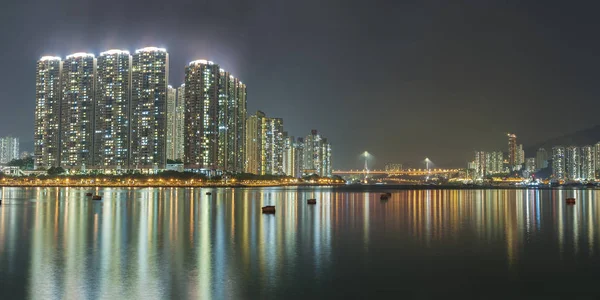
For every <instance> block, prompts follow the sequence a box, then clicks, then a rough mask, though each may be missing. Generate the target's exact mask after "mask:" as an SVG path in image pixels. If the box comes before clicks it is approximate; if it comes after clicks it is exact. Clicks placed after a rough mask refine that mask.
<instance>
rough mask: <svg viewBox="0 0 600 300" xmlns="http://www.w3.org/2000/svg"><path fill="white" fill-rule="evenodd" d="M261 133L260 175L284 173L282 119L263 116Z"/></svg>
mask: <svg viewBox="0 0 600 300" xmlns="http://www.w3.org/2000/svg"><path fill="white" fill-rule="evenodd" d="M261 135H262V146H261V154H260V156H261V175H284V172H283V147H284V142H283V119H281V118H265V120H264V121H263V122H262V130H261Z"/></svg>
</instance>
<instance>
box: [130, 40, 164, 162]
mask: <svg viewBox="0 0 600 300" xmlns="http://www.w3.org/2000/svg"><path fill="white" fill-rule="evenodd" d="M168 81H169V54H168V53H167V51H166V50H165V49H162V48H155V47H147V48H142V49H138V50H136V51H135V54H134V55H133V63H132V73H131V82H132V87H131V88H132V93H131V110H132V111H131V165H132V167H133V168H135V169H142V170H148V171H149V170H156V169H164V168H165V167H166V162H167V145H166V141H167V136H166V135H167V132H166V131H167V130H166V129H167V83H168Z"/></svg>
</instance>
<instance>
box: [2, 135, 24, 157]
mask: <svg viewBox="0 0 600 300" xmlns="http://www.w3.org/2000/svg"><path fill="white" fill-rule="evenodd" d="M13 159H19V138H18V137H11V136H7V137H2V138H0V163H2V164H5V163H8V162H10V161H11V160H13Z"/></svg>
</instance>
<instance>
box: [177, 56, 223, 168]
mask: <svg viewBox="0 0 600 300" xmlns="http://www.w3.org/2000/svg"><path fill="white" fill-rule="evenodd" d="M218 78H219V66H217V65H215V64H214V63H213V62H211V61H206V60H196V61H192V62H190V63H189V65H188V66H187V67H186V68H185V135H184V140H185V144H184V156H185V158H184V164H185V168H186V169H190V170H196V171H201V172H203V173H207V174H209V173H211V172H213V171H216V170H217V169H218V150H219V148H218V142H219V141H218V131H217V129H218V128H217V122H218V115H217V109H218V98H219V97H218V96H219V85H218Z"/></svg>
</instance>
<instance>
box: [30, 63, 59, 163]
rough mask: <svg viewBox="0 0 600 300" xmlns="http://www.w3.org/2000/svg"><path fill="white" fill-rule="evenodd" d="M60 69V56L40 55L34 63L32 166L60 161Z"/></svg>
mask: <svg viewBox="0 0 600 300" xmlns="http://www.w3.org/2000/svg"><path fill="white" fill-rule="evenodd" d="M61 69H62V61H61V59H60V57H54V56H44V57H42V58H40V60H39V61H38V62H37V69H36V78H35V93H36V95H35V96H36V97H35V98H36V104H35V124H34V137H33V140H34V141H33V143H34V159H35V168H36V169H39V168H44V169H48V168H50V167H57V166H58V165H59V164H60V103H61V83H60V76H61Z"/></svg>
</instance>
